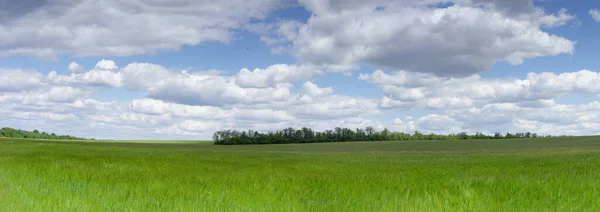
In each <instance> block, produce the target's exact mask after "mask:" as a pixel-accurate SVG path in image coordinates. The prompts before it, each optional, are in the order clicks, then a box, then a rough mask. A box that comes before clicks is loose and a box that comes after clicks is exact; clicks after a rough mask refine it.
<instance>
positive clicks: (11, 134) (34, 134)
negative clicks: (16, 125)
mask: <svg viewBox="0 0 600 212" xmlns="http://www.w3.org/2000/svg"><path fill="white" fill-rule="evenodd" d="M0 137H8V138H32V139H56V140H86V139H85V138H78V137H75V136H70V135H56V134H54V133H47V132H40V131H38V130H33V131H26V130H19V129H13V128H9V127H4V128H2V129H0ZM92 140H94V139H92Z"/></svg>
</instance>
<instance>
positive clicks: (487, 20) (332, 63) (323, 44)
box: [262, 1, 575, 76]
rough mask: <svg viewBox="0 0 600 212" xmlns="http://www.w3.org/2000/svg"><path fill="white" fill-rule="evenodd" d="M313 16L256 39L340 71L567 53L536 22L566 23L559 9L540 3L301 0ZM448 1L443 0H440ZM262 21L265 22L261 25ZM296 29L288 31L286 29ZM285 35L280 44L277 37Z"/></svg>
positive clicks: (466, 67) (465, 68) (440, 68)
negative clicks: (547, 9)
mask: <svg viewBox="0 0 600 212" xmlns="http://www.w3.org/2000/svg"><path fill="white" fill-rule="evenodd" d="M302 2H303V4H304V5H305V7H307V8H308V9H309V10H310V11H311V12H313V16H311V17H310V19H309V20H308V21H307V22H306V23H305V24H299V23H297V21H291V22H287V24H286V22H284V23H280V24H278V25H277V26H275V27H274V29H273V30H271V34H270V35H268V34H267V35H262V36H263V38H262V39H263V40H268V41H267V43H269V42H270V41H273V40H278V41H277V42H270V43H271V44H274V45H275V47H274V48H282V47H286V48H289V51H290V52H292V54H293V55H294V56H296V57H297V58H299V59H300V60H301V61H302V62H304V63H307V64H313V65H318V66H326V67H328V68H327V70H332V71H346V70H348V69H356V68H358V66H359V65H361V64H370V65H374V66H376V67H379V68H386V69H387V68H390V69H396V70H406V71H413V72H426V73H434V74H437V75H443V76H467V75H471V74H475V73H478V72H482V71H487V70H488V69H490V68H491V67H492V66H493V65H494V64H495V63H497V62H500V61H506V62H509V63H511V64H514V65H516V64H522V63H524V61H525V60H526V59H530V58H536V57H541V56H553V55H559V54H565V53H573V51H574V45H575V42H573V41H570V40H567V39H565V38H562V37H558V36H555V35H551V34H548V33H546V32H544V31H542V30H541V27H552V26H560V25H564V24H566V23H567V22H568V21H570V20H572V19H573V18H574V17H573V16H571V15H568V14H567V13H566V10H560V11H559V12H558V13H557V14H546V13H545V12H544V11H543V10H542V9H540V8H533V7H532V8H531V9H530V10H529V9H527V10H521V9H523V8H522V7H523V4H521V3H519V2H525V1H519V2H517V1H512V2H514V3H505V2H504V1H493V2H491V3H494V4H491V5H492V6H489V7H475V6H476V4H475V3H473V2H471V1H454V2H455V3H464V4H463V5H460V6H459V5H454V6H450V7H447V8H433V7H425V6H423V5H428V4H433V3H438V2H442V1H423V2H421V3H416V2H415V1H407V2H404V3H402V2H393V1H375V2H370V1H369V2H365V1H350V2H347V1H302ZM446 2H447V1H446ZM267 28H268V27H267ZM293 32H295V33H293ZM282 39H283V40H288V41H289V43H285V42H284V43H282V42H280V41H279V40H282Z"/></svg>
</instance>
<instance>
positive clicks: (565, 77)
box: [359, 70, 600, 109]
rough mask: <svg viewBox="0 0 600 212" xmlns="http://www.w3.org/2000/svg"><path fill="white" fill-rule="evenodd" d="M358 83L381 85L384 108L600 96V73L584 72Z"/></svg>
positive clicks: (381, 78)
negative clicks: (512, 77) (568, 94)
mask: <svg viewBox="0 0 600 212" xmlns="http://www.w3.org/2000/svg"><path fill="white" fill-rule="evenodd" d="M359 79H361V80H366V81H368V82H371V83H374V84H376V85H378V86H379V87H380V88H381V89H382V91H383V92H384V94H385V96H384V97H383V98H382V100H381V103H380V106H381V107H383V108H402V109H411V108H426V109H452V108H467V107H473V106H481V105H485V104H491V103H521V104H524V105H527V104H529V105H532V106H533V105H548V104H550V105H551V104H552V103H553V101H551V100H553V99H556V98H558V97H560V96H562V95H564V94H567V93H571V92H586V93H598V92H600V73H597V72H593V71H589V70H581V71H577V72H566V73H561V74H555V73H550V72H542V73H529V74H527V77H526V78H525V79H511V78H505V79H484V78H481V77H480V76H479V75H473V76H470V77H466V78H452V77H438V76H435V75H433V74H423V73H412V72H406V71H398V72H393V73H392V74H388V73H386V72H384V71H381V70H378V71H375V72H373V73H371V74H361V75H360V76H359Z"/></svg>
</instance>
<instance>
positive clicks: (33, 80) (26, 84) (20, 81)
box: [0, 69, 42, 92]
mask: <svg viewBox="0 0 600 212" xmlns="http://www.w3.org/2000/svg"><path fill="white" fill-rule="evenodd" d="M41 78H42V75H41V74H40V73H39V72H36V71H31V70H22V69H14V70H13V69H0V92H17V91H23V90H30V89H35V88H38V87H40V86H41V85H42V80H41Z"/></svg>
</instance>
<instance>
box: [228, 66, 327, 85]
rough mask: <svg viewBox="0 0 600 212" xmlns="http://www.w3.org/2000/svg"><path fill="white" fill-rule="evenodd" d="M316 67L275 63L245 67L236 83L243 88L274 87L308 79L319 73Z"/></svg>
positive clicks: (237, 77)
mask: <svg viewBox="0 0 600 212" xmlns="http://www.w3.org/2000/svg"><path fill="white" fill-rule="evenodd" d="M318 72H319V70H318V69H317V68H316V67H310V66H305V65H288V64H275V65H271V66H269V67H267V68H266V69H258V68H257V69H254V70H253V71H250V70H248V69H247V68H244V69H242V70H240V72H239V73H238V74H237V75H236V77H235V83H236V85H238V86H240V87H242V88H266V87H273V86H275V85H276V84H277V83H285V82H289V81H295V80H307V79H309V78H310V77H311V76H312V75H314V74H316V73H318Z"/></svg>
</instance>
